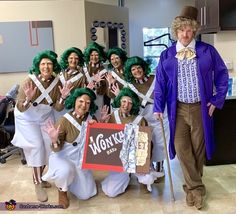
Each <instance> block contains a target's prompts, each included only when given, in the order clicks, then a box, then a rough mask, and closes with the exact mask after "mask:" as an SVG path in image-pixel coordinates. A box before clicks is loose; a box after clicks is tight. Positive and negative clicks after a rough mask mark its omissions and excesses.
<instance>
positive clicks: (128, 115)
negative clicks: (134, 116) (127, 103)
mask: <svg viewBox="0 0 236 214" xmlns="http://www.w3.org/2000/svg"><path fill="white" fill-rule="evenodd" d="M119 113H120V116H121V117H122V118H126V117H130V116H131V114H130V113H129V114H124V113H122V112H121V111H120V110H119Z"/></svg>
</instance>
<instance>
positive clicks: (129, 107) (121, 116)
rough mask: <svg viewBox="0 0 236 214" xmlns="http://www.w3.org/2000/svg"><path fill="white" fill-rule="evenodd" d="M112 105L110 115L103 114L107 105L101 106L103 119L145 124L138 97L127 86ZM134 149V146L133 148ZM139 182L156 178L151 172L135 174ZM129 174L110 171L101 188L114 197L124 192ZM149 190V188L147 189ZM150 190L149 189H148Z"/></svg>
mask: <svg viewBox="0 0 236 214" xmlns="http://www.w3.org/2000/svg"><path fill="white" fill-rule="evenodd" d="M112 106H113V107H114V108H116V110H115V111H114V112H113V113H112V114H111V115H110V117H109V115H107V117H106V116H105V115H106V113H107V112H108V109H107V108H108V107H103V111H102V112H104V113H102V115H103V117H102V118H103V119H104V120H106V121H105V122H108V123H117V124H129V123H132V124H137V125H140V126H147V122H146V120H145V119H144V118H143V116H142V115H139V110H140V101H139V97H138V96H137V95H136V94H135V93H134V92H133V91H132V90H130V89H129V88H123V89H122V90H121V91H120V93H119V95H118V96H117V97H116V98H115V99H114V102H113V103H112ZM133 149H135V148H133ZM135 175H136V177H137V178H138V180H139V182H140V183H143V184H149V185H151V184H152V183H153V182H154V180H155V179H156V177H155V175H153V173H152V172H150V173H148V174H143V175H140V174H135ZM129 181H130V176H129V173H128V172H110V173H109V175H108V176H107V177H106V178H105V179H104V180H103V181H102V190H103V192H104V193H105V194H106V195H107V196H109V197H116V196H117V195H119V194H121V193H124V192H125V190H126V188H127V186H128V185H129ZM149 190H150V189H149ZM150 191H151V190H150Z"/></svg>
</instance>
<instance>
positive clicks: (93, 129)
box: [82, 123, 151, 173]
mask: <svg viewBox="0 0 236 214" xmlns="http://www.w3.org/2000/svg"><path fill="white" fill-rule="evenodd" d="M124 128H125V124H113V123H95V124H89V125H88V127H87V133H86V143H85V148H84V157H83V164H82V168H83V169H95V170H107V171H116V172H123V171H124V170H123V165H122V162H121V160H120V158H119V155H120V151H121V149H122V143H123V141H124ZM139 130H140V131H142V132H145V133H147V136H148V144H147V145H148V146H147V155H146V161H144V162H145V164H144V165H139V166H136V172H139V173H148V172H149V166H150V151H151V140H150V139H151V129H150V128H149V127H139ZM137 148H140V149H141V150H142V145H139V142H138V145H137ZM139 154H142V152H141V153H140V152H139ZM141 162H142V161H141Z"/></svg>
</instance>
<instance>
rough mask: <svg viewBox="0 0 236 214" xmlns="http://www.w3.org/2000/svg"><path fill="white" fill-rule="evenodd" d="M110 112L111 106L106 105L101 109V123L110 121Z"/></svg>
mask: <svg viewBox="0 0 236 214" xmlns="http://www.w3.org/2000/svg"><path fill="white" fill-rule="evenodd" d="M108 112H109V106H107V105H104V106H103V107H102V108H101V119H100V122H104V123H107V122H108V120H109V119H110V116H111V114H108Z"/></svg>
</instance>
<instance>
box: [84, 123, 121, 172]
mask: <svg viewBox="0 0 236 214" xmlns="http://www.w3.org/2000/svg"><path fill="white" fill-rule="evenodd" d="M111 126H112V129H117V130H124V128H125V124H114V123H112V124H111V123H94V124H88V126H87V133H86V141H85V145H84V157H83V162H82V169H94V170H104V171H116V172H124V169H123V166H112V165H105V164H91V163H86V158H87V149H88V144H89V136H90V129H91V128H97V129H111Z"/></svg>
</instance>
